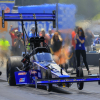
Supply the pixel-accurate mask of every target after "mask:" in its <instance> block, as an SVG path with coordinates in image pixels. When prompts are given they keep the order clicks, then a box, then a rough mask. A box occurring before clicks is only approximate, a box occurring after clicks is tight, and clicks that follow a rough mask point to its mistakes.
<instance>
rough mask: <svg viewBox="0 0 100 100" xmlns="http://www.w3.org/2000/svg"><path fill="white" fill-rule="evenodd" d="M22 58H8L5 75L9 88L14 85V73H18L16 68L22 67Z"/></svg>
mask: <svg viewBox="0 0 100 100" xmlns="http://www.w3.org/2000/svg"><path fill="white" fill-rule="evenodd" d="M22 58H23V57H21V56H12V57H10V58H8V61H7V68H6V74H7V81H8V83H9V85H10V86H15V85H16V80H15V74H14V72H16V71H18V70H17V68H16V67H18V68H21V67H22V63H21V60H22Z"/></svg>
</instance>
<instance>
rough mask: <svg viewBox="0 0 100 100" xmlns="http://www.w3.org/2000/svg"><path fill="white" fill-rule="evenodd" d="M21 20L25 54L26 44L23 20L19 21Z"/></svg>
mask: <svg viewBox="0 0 100 100" xmlns="http://www.w3.org/2000/svg"><path fill="white" fill-rule="evenodd" d="M21 22H22V33H23V39H24V46H25V55H26V45H25V34H24V24H23V21H21Z"/></svg>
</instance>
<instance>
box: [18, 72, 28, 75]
mask: <svg viewBox="0 0 100 100" xmlns="http://www.w3.org/2000/svg"><path fill="white" fill-rule="evenodd" d="M26 74H27V73H26V72H22V73H18V75H26Z"/></svg>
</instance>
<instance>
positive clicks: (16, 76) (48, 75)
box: [2, 11, 100, 91]
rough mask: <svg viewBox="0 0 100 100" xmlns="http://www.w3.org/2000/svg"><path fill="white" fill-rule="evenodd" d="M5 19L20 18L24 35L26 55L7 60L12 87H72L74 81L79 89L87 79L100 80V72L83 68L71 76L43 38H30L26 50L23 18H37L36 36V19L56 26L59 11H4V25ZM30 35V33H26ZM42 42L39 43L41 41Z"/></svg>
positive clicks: (8, 79) (13, 19)
mask: <svg viewBox="0 0 100 100" xmlns="http://www.w3.org/2000/svg"><path fill="white" fill-rule="evenodd" d="M5 21H21V22H22V32H23V37H24V46H25V55H24V56H12V57H9V59H8V61H7V67H6V69H7V72H6V73H7V81H8V83H9V85H10V86H14V85H25V84H29V85H32V84H33V85H35V87H36V88H37V86H38V85H43V86H44V85H45V86H46V87H47V90H48V91H52V86H53V85H54V86H57V87H70V86H71V85H72V83H77V87H78V89H79V90H82V89H83V87H84V82H92V81H97V82H98V83H100V71H99V74H94V75H89V76H84V73H83V70H82V68H81V67H79V68H77V69H76V77H71V76H70V75H68V73H66V72H65V71H64V70H63V69H62V68H61V67H60V66H59V65H57V64H56V63H55V61H54V60H53V58H52V55H51V52H50V48H49V46H48V45H47V44H46V43H45V42H44V40H45V39H44V37H35V38H33V37H32V38H30V39H29V38H28V36H27V38H28V42H29V43H30V48H31V52H30V53H28V54H27V53H26V47H27V45H26V44H25V34H26V32H25V29H24V23H23V21H35V31H36V36H37V21H52V22H53V27H56V11H53V12H52V13H4V11H2V27H4V26H5ZM26 35H27V34H26ZM41 43H42V44H43V45H42V46H40V44H41Z"/></svg>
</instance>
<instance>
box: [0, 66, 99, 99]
mask: <svg viewBox="0 0 100 100" xmlns="http://www.w3.org/2000/svg"><path fill="white" fill-rule="evenodd" d="M5 66H6V65H5ZM5 66H4V67H3V68H2V67H0V70H1V71H2V72H3V74H2V76H0V100H100V85H98V83H97V82H91V83H90V82H89V83H85V85H84V89H83V90H81V91H80V90H78V89H77V84H76V83H74V84H73V85H72V86H71V87H70V88H55V87H53V91H52V92H47V91H46V89H45V88H41V87H40V86H39V87H38V89H35V88H34V86H15V87H14V86H9V85H8V83H7V82H6V68H5ZM69 70H70V69H69ZM90 70H91V72H92V73H98V67H90ZM84 73H85V74H86V75H87V71H86V70H85V68H84Z"/></svg>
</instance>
